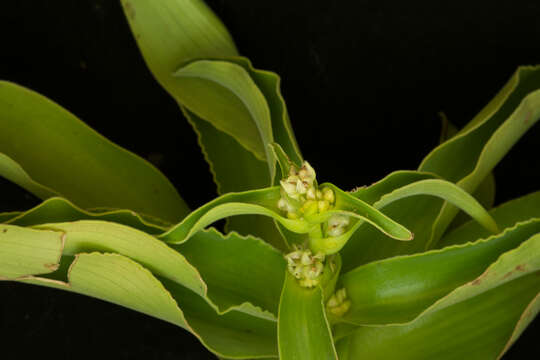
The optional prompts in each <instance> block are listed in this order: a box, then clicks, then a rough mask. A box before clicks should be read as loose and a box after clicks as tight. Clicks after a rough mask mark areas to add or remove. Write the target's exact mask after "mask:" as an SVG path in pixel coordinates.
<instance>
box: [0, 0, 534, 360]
mask: <svg viewBox="0 0 540 360" xmlns="http://www.w3.org/2000/svg"><path fill="white" fill-rule="evenodd" d="M122 5H123V7H124V10H125V13H126V16H127V19H128V21H129V24H130V26H131V29H132V32H133V34H134V37H135V39H136V41H137V43H138V45H139V48H140V50H141V53H142V55H143V57H144V59H145V61H146V63H147V65H148V67H149V68H150V70H151V71H152V73H153V75H154V77H155V78H156V80H157V81H158V82H159V83H160V84H161V86H162V87H163V88H164V89H165V90H166V91H167V92H168V93H169V94H170V95H171V96H172V97H173V98H174V99H175V100H176V101H177V102H178V104H179V106H180V108H181V110H182V112H183V113H184V115H185V116H186V117H187V119H188V120H189V121H190V123H191V125H192V126H193V128H194V129H195V131H196V132H197V134H198V136H199V143H200V145H201V148H202V150H203V152H204V154H205V157H206V159H207V161H208V162H209V164H210V167H211V170H212V173H213V175H214V179H215V181H216V183H217V184H218V188H219V191H220V193H221V194H222V195H221V196H220V197H218V198H217V199H215V200H213V201H211V202H209V203H207V204H205V205H203V206H201V207H200V208H198V209H195V210H190V209H188V207H187V206H186V205H185V203H184V202H183V200H182V199H181V197H180V196H179V194H178V192H177V191H176V190H175V188H174V187H173V186H172V185H171V183H170V182H169V181H168V180H167V179H166V178H165V177H164V176H163V175H162V174H161V173H160V172H158V171H157V170H156V169H155V168H154V167H152V166H151V165H149V164H148V163H146V162H145V161H144V160H142V159H141V158H139V157H137V156H135V155H133V154H131V153H129V152H127V151H125V150H123V149H121V148H119V147H118V146H116V145H114V144H113V143H111V142H109V141H108V140H106V139H105V138H103V137H102V136H100V135H99V134H97V133H95V132H94V131H93V130H91V129H90V128H88V127H87V126H86V125H85V124H83V123H82V122H81V121H80V120H78V119H77V118H76V117H75V116H74V115H72V114H70V113H69V112H67V111H66V110H64V109H62V108H61V107H60V106H58V105H56V104H55V103H53V102H51V101H50V100H48V99H46V98H44V97H43V96H41V95H38V94H36V93H35V92H32V91H30V90H28V89H25V88H22V87H20V86H18V85H15V84H12V83H8V82H1V83H0V100H1V101H0V174H1V175H2V176H3V177H5V178H7V179H9V180H11V181H13V182H14V183H17V184H18V185H20V186H22V187H23V188H25V189H27V190H28V191H30V192H31V193H33V194H35V195H36V196H38V197H40V198H42V199H43V202H42V203H41V204H40V205H38V206H36V207H35V208H33V209H30V210H28V211H25V212H20V213H18V212H17V213H14V212H12V213H4V214H0V223H1V224H0V277H1V278H2V279H4V280H12V281H19V282H25V283H30V284H37V285H42V286H49V287H54V288H58V289H63V290H66V291H72V292H77V293H81V294H85V295H89V296H93V297H97V298H100V299H103V300H107V301H110V302H113V303H116V304H119V305H122V306H125V307H128V308H131V309H134V310H137V311H140V312H143V313H146V314H148V315H151V316H154V317H157V318H160V319H163V320H165V321H168V322H170V323H173V324H176V325H178V326H180V327H182V328H184V329H186V330H187V331H190V332H192V333H193V334H194V335H195V336H196V337H197V338H198V339H199V340H200V341H201V343H202V344H203V345H204V346H206V347H207V348H208V349H209V350H210V351H212V352H213V353H215V354H216V355H217V356H218V357H220V358H228V359H253V358H281V359H285V360H287V359H336V358H338V357H339V359H362V358H366V359H378V358H381V359H398V358H399V359H422V358H426V359H431V358H440V359H447V358H457V357H462V358H481V359H491V358H493V359H495V358H498V357H500V356H502V354H503V353H504V352H505V351H506V350H507V349H508V347H509V346H511V344H512V343H513V342H514V341H515V340H516V339H517V338H518V337H519V335H520V333H521V332H522V331H523V330H524V329H525V327H526V326H527V324H528V323H529V322H530V321H531V320H532V319H533V318H534V317H535V315H536V314H537V312H538V309H539V304H540V302H539V298H540V297H539V295H538V294H539V293H540V278H539V277H538V274H539V271H540V269H539V267H540V206H539V204H540V193H539V192H535V193H532V194H529V195H526V196H524V197H522V198H519V199H515V200H512V201H509V202H507V203H505V204H502V205H501V206H499V207H497V208H494V209H491V210H489V211H487V210H485V208H486V207H490V202H491V201H492V199H493V192H494V188H493V183H492V175H491V171H492V169H493V168H494V166H495V165H496V164H497V163H498V162H499V161H500V160H501V159H502V157H503V156H504V155H505V154H506V153H507V152H508V151H509V149H510V148H511V147H512V145H513V144H514V143H515V142H517V140H518V139H519V138H520V137H521V135H523V133H525V132H526V131H527V130H528V129H529V128H530V127H531V126H533V124H534V123H535V122H536V121H537V120H538V118H539V117H540V67H538V66H537V67H522V68H519V69H518V70H517V72H516V73H515V74H514V75H513V76H512V78H511V79H510V80H509V82H508V83H507V84H506V85H505V87H504V88H503V89H502V90H501V91H500V92H499V93H498V94H497V96H496V97H495V98H494V99H493V100H492V101H491V102H490V103H489V104H488V105H486V107H485V108H484V109H483V110H482V111H481V112H480V113H479V114H478V115H477V116H476V117H475V118H474V119H473V120H472V121H471V122H470V123H469V124H468V125H466V126H465V127H464V128H463V129H461V130H460V131H456V132H455V133H450V134H449V136H447V137H446V138H445V139H443V142H442V143H441V144H440V145H439V146H438V147H437V148H435V149H434V150H433V151H432V152H431V153H429V154H428V155H427V156H426V158H425V159H424V161H423V162H422V163H421V164H420V166H419V168H418V170H416V171H396V172H394V173H391V174H390V175H388V176H387V177H385V178H384V179H382V180H380V181H379V182H377V183H375V184H373V185H371V186H368V187H360V188H358V189H356V190H354V191H351V192H346V191H342V190H341V189H339V188H338V187H337V186H335V185H333V184H331V183H319V182H318V179H317V172H316V166H315V165H316V164H310V163H309V162H307V161H305V160H304V159H303V157H302V155H301V153H300V150H299V147H298V144H297V143H296V140H295V138H294V135H293V132H292V128H291V124H290V122H289V119H288V115H287V110H286V107H285V103H284V101H283V98H282V96H281V94H280V92H279V78H278V77H277V75H275V74H273V73H270V72H266V71H261V70H258V69H255V68H254V67H253V66H252V65H251V63H250V62H249V60H247V59H246V58H243V57H240V56H239V55H238V52H237V49H236V47H235V45H234V43H233V42H232V40H231V37H230V35H229V34H228V32H227V31H226V29H225V28H224V27H223V25H222V24H221V23H220V22H219V20H218V19H217V18H216V17H215V16H214V15H213V14H212V13H211V11H210V10H209V9H208V8H207V7H206V6H205V4H204V3H203V2H201V1H196V0H190V1H180V0H163V1H151V0H130V1H128V0H124V1H122ZM68 134H69V136H68ZM224 149H226V151H224ZM72 154H77V157H74V156H73V155H72ZM52 159H54V161H53V160H52ZM229 159H234V161H235V164H236V166H237V169H238V171H235V172H232V171H229V166H230V165H229V161H228V160H229ZM119 164H121V166H119ZM120 168H121V169H122V171H118V169H120ZM100 183H107V184H109V186H108V187H107V188H103V187H96V186H95V184H100ZM127 184H129V186H126V185H127ZM459 211H462V212H463V213H465V214H467V215H469V216H470V217H471V218H472V220H471V221H468V222H463V221H460V220H459V219H458V218H457V215H458V212H459ZM225 218H226V219H228V223H227V232H226V233H225V234H223V233H221V232H219V231H218V230H216V229H214V228H212V227H208V226H209V225H212V224H213V223H215V222H216V221H218V220H220V219H225Z"/></svg>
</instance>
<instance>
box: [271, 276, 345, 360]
mask: <svg viewBox="0 0 540 360" xmlns="http://www.w3.org/2000/svg"><path fill="white" fill-rule="evenodd" d="M278 344H279V357H280V359H282V360H303V359H305V360H319V359H320V360H328V359H336V360H337V354H336V350H335V348H334V342H333V340H332V334H331V332H330V327H329V325H328V320H327V319H326V313H325V308H324V303H323V294H322V290H321V289H320V288H319V287H316V288H314V289H307V288H303V287H301V286H300V285H299V284H298V282H297V281H296V279H295V278H294V277H293V276H292V275H291V274H290V273H289V272H288V271H287V274H286V275H285V282H284V284H283V291H282V293H281V301H280V304H279V318H278Z"/></svg>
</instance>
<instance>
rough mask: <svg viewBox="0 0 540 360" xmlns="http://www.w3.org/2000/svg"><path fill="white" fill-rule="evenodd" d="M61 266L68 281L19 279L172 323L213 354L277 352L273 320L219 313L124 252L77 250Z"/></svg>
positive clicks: (248, 355) (239, 355)
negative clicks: (79, 252) (197, 340)
mask: <svg viewBox="0 0 540 360" xmlns="http://www.w3.org/2000/svg"><path fill="white" fill-rule="evenodd" d="M66 260H71V257H66ZM64 270H65V271H64V272H63V273H62V274H59V275H60V276H58V275H57V276H56V277H58V278H59V277H61V276H64V277H67V282H66V281H61V280H58V279H50V278H43V277H28V278H25V279H22V280H20V281H22V282H25V283H30V284H35V285H42V286H48V287H53V288H57V289H62V290H67V291H72V292H76V293H80V294H84V295H88V296H92V297H95V298H98V299H102V300H105V301H109V302H112V303H115V304H118V305H121V306H124V307H128V308H130V309H133V310H136V311H140V312H142V313H145V314H148V315H150V316H154V317H157V318H160V319H162V320H165V321H168V322H170V323H173V324H176V325H178V326H180V327H183V328H184V329H186V330H188V331H190V332H192V333H193V334H194V335H195V336H196V337H197V338H198V339H199V340H200V341H201V342H202V343H203V345H205V346H206V347H207V348H208V349H209V350H210V351H212V352H214V353H216V354H217V355H221V356H226V357H231V358H254V357H267V356H272V355H277V344H276V337H277V335H276V323H275V322H272V321H267V320H263V319H260V318H256V317H252V316H250V315H248V314H245V313H241V312H238V311H231V312H229V313H227V314H224V315H218V314H217V313H216V312H215V311H214V310H213V308H212V307H211V306H210V305H209V304H208V303H207V302H206V301H205V300H204V299H203V298H201V297H199V296H197V295H196V294H195V293H193V292H191V291H190V290H188V289H186V288H185V287H182V286H180V285H179V284H177V283H175V282H172V281H170V280H167V279H163V278H159V277H155V276H154V275H153V274H152V273H151V272H150V271H148V270H147V269H145V268H143V267H142V266H141V265H140V264H138V263H136V262H134V261H133V260H131V259H129V258H127V257H125V256H122V255H119V254H100V253H91V254H79V255H77V256H76V257H75V260H74V261H73V263H72V264H71V266H69V269H68V268H67V267H65V269H64ZM164 285H165V286H166V287H164ZM181 309H182V310H181Z"/></svg>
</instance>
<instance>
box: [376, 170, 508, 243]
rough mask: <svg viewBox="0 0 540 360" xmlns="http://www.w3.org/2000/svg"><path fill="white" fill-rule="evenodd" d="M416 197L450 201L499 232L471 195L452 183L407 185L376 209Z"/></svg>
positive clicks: (418, 182) (389, 196)
mask: <svg viewBox="0 0 540 360" xmlns="http://www.w3.org/2000/svg"><path fill="white" fill-rule="evenodd" d="M416 195H431V196H436V197H439V198H441V199H444V200H446V201H448V202H449V203H451V204H453V205H454V206H456V207H458V208H459V209H461V210H463V211H465V212H466V213H467V214H469V215H470V216H471V217H472V218H473V219H475V220H476V221H478V222H479V223H480V224H481V225H482V226H483V227H485V228H486V229H488V230H489V231H491V232H493V233H497V232H499V229H498V228H497V224H496V223H495V221H494V220H493V219H492V218H491V216H490V215H489V214H488V212H487V211H486V210H485V209H484V208H483V207H482V205H480V204H479V203H478V202H477V201H476V200H475V199H474V198H473V197H472V196H471V195H469V194H468V193H467V192H465V191H464V190H462V189H461V188H460V187H458V186H456V185H454V184H452V183H451V182H448V181H444V180H437V179H429V180H420V181H417V182H415V183H412V184H409V185H405V186H403V187H401V188H399V189H397V190H394V191H393V192H392V193H390V194H388V195H386V196H383V197H382V198H381V199H380V200H379V201H378V202H377V204H376V207H378V208H383V207H384V206H385V205H387V204H389V203H391V202H394V201H396V200H399V199H403V198H406V197H409V196H416Z"/></svg>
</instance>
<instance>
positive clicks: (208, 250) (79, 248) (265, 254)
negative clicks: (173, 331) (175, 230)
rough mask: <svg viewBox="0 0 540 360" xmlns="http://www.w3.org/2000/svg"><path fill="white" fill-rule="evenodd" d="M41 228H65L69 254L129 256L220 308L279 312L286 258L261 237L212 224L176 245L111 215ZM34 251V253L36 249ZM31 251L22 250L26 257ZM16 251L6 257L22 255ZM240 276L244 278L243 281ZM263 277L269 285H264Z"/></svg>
mask: <svg viewBox="0 0 540 360" xmlns="http://www.w3.org/2000/svg"><path fill="white" fill-rule="evenodd" d="M38 210H39V208H38ZM8 226H9V225H8ZM13 228H15V229H24V228H19V227H15V226H13ZM35 228H37V229H47V230H53V231H56V232H57V234H63V237H62V241H65V245H64V243H62V245H63V246H64V247H63V249H61V250H60V251H61V252H62V250H63V254H64V256H72V255H75V254H78V253H80V252H91V251H101V252H114V253H119V254H121V255H124V256H128V257H130V258H131V259H133V260H135V261H137V262H139V263H140V264H141V265H143V266H145V267H146V268H147V269H149V270H150V271H152V272H153V273H154V274H156V275H158V276H160V277H162V278H167V279H169V280H171V281H173V282H176V283H178V284H181V285H183V286H185V287H187V288H189V289H191V290H192V291H194V292H195V293H197V294H198V295H199V296H202V297H203V298H205V299H206V300H207V301H208V303H209V304H210V306H211V307H213V308H214V309H215V310H216V311H217V312H218V313H220V314H223V313H225V312H228V311H231V310H232V309H237V310H239V311H247V312H249V313H250V314H251V315H254V316H259V317H264V318H270V319H275V316H277V310H278V304H279V296H280V292H281V288H282V284H283V269H284V268H285V260H284V259H283V256H282V255H281V253H279V252H278V251H277V250H275V249H273V248H272V247H270V246H269V245H268V244H265V243H264V242H263V241H262V240H260V239H256V238H253V237H242V236H239V235H238V234H235V233H231V234H229V235H227V236H223V235H222V234H220V233H219V232H217V231H216V230H214V229H211V230H208V231H202V232H199V233H197V234H195V236H194V238H193V239H192V241H190V242H188V243H184V244H182V245H179V246H176V247H175V249H173V248H171V247H169V246H168V245H167V244H165V243H163V242H162V241H159V240H157V239H156V238H154V237H153V236H150V235H148V234H146V233H143V232H141V231H139V230H136V229H134V228H130V227H127V226H124V225H120V224H116V223H111V222H106V221H97V220H82V221H74V222H66V223H50V224H43V223H42V224H41V225H37V226H35ZM33 231H35V230H33ZM47 233H48V231H47ZM14 234H15V235H16V234H17V233H16V232H14ZM19 237H21V236H19ZM21 238H22V237H21ZM22 239H23V240H24V238H22ZM32 244H34V243H32ZM35 245H36V246H39V243H37V244H35ZM25 246H28V244H27V245H25ZM38 248H39V247H38ZM28 251H30V258H31V257H32V255H31V254H32V251H33V250H32V249H30V250H28ZM25 255H28V254H18V253H16V256H19V257H21V258H23V259H24V258H25V257H24V256H25ZM16 256H13V257H8V258H7V259H6V261H8V260H9V261H11V262H17V261H20V259H19V258H18V257H16ZM56 262H57V261H56ZM56 262H52V263H56ZM261 262H262V263H263V264H264V265H261ZM194 265H195V267H194ZM240 277H242V278H243V279H244V281H242V282H241V283H238V278H240ZM262 282H265V283H266V286H265V287H260V286H258V285H260V284H261V283H262ZM247 303H249V304H247Z"/></svg>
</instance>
